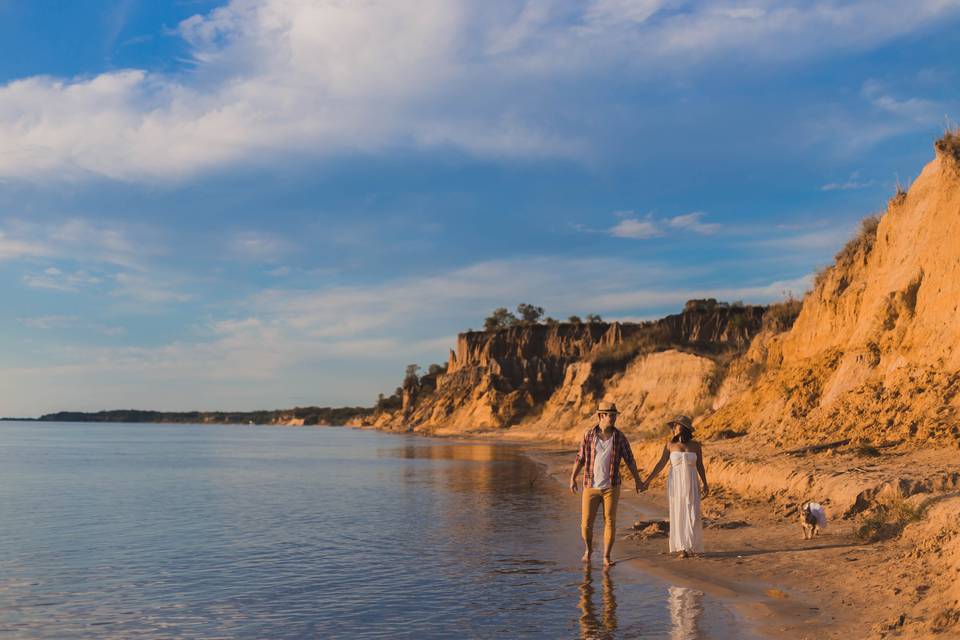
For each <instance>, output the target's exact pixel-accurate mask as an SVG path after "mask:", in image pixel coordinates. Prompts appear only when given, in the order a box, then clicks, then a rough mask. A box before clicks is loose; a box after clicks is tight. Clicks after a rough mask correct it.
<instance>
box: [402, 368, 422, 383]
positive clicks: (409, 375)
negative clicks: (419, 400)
mask: <svg viewBox="0 0 960 640" xmlns="http://www.w3.org/2000/svg"><path fill="white" fill-rule="evenodd" d="M419 373H420V365H418V364H408V365H407V371H406V373H405V374H404V376H403V386H404V387H407V386H411V385H413V386H416V384H417V383H418V382H419V381H420V376H419Z"/></svg>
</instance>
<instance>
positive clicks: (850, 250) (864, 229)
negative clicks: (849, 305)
mask: <svg viewBox="0 0 960 640" xmlns="http://www.w3.org/2000/svg"><path fill="white" fill-rule="evenodd" d="M880 217H881V216H880V214H877V213H875V214H873V215H870V216H867V217H866V218H864V219H863V220H861V221H860V228H859V229H858V230H857V233H856V235H855V236H853V237H852V238H851V239H850V240H849V241H848V242H847V244H845V245H844V246H843V249H840V251H839V252H837V255H835V256H834V258H833V260H834V262H833V264H832V265H830V266H828V267H824V268H823V269H821V270H820V271H818V272H817V275H816V277H815V278H814V280H813V285H814V287H820V286H821V285H823V283H824V282H825V281H826V278H827V275H828V274H830V272H832V271H833V270H834V269H842V270H846V269H848V268H849V267H850V266H851V265H852V264H853V261H854V259H855V258H856V257H857V255H859V254H860V253H861V252H862V253H863V255H864V256H868V255H870V252H871V251H872V250H873V245H874V243H875V242H876V240H877V227H879V226H880ZM837 293H840V292H839V291H838V292H837Z"/></svg>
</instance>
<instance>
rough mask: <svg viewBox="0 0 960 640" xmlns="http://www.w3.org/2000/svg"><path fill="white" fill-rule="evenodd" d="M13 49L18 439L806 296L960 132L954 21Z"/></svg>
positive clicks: (90, 19)
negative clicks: (720, 305)
mask: <svg viewBox="0 0 960 640" xmlns="http://www.w3.org/2000/svg"><path fill="white" fill-rule="evenodd" d="M0 51H2V55H0V291H2V294H3V300H4V304H3V307H2V308H3V310H4V311H3V313H2V314H0V354H2V355H0V415H2V416H19V417H29V416H37V415H40V414H42V413H48V412H53V411H58V410H78V411H95V410H100V409H113V408H138V409H156V410H168V411H177V410H218V409H223V410H252V409H260V408H263V409H271V408H285V407H292V406H296V405H300V406H305V405H321V406H341V405H354V404H362V405H370V404H372V402H373V401H374V400H375V399H376V396H377V394H378V393H380V392H383V393H387V394H389V393H390V392H391V391H392V390H393V389H394V387H396V385H397V384H398V382H399V381H400V379H401V378H402V375H403V370H404V367H405V366H406V365H407V364H409V363H417V364H420V365H421V366H424V367H426V366H427V365H428V364H430V363H433V362H445V361H446V359H447V354H448V349H449V348H450V347H452V346H454V345H455V340H456V335H457V333H458V332H461V331H464V330H467V329H470V328H479V327H481V326H482V324H483V319H484V318H485V317H486V316H487V315H488V314H489V313H490V312H491V311H492V310H493V309H495V308H497V307H501V306H503V307H508V308H515V307H516V305H517V304H519V303H532V304H536V305H540V306H542V307H544V309H545V310H546V313H547V315H550V316H552V317H555V318H561V319H563V318H566V317H568V316H570V315H572V314H577V315H580V316H585V315H587V314H590V313H597V314H600V315H601V316H602V317H603V318H604V319H606V320H641V319H651V318H656V317H661V316H663V315H666V314H668V313H675V312H677V311H679V309H680V308H681V307H682V305H683V302H684V301H685V300H687V299H689V298H694V297H708V296H709V297H716V298H719V299H725V300H731V301H732V300H743V301H744V302H748V303H768V302H772V301H777V300H780V299H782V298H783V297H784V296H786V295H794V296H801V295H803V293H804V292H805V291H806V290H807V289H808V288H809V286H810V283H811V281H812V274H813V273H815V272H816V270H817V269H819V268H822V267H823V266H824V265H827V264H829V263H830V262H831V260H832V256H833V255H834V253H836V252H837V250H838V249H839V248H840V247H842V246H843V244H844V243H845V242H846V240H847V239H848V238H849V237H850V236H851V234H852V233H853V231H854V230H855V228H856V227H857V224H858V222H859V220H860V219H862V218H863V217H865V216H867V215H870V214H871V213H874V212H877V211H881V210H883V208H884V207H885V205H886V201H887V199H888V198H889V197H890V196H891V195H892V194H893V192H894V191H895V189H896V185H897V183H898V181H899V182H900V183H901V184H904V185H907V184H909V182H910V180H911V179H913V178H914V177H915V176H916V175H917V174H918V173H919V172H920V170H921V169H922V167H923V165H924V164H925V163H926V162H928V161H929V160H930V159H931V158H932V157H933V146H932V145H933V141H934V140H935V139H936V138H937V137H939V136H940V135H942V133H943V131H944V129H945V127H948V126H951V123H954V122H956V121H957V120H960V90H958V87H960V82H958V81H960V66H958V63H957V60H960V0H915V1H914V2H910V3H905V2H901V1H899V0H846V1H840V0H820V1H819V2H815V3H814V2H798V1H795V0H782V1H778V2H773V1H770V2H765V1H761V0H752V1H751V0H747V1H741V2H738V1H723V0H720V1H712V2H696V1H673V0H527V1H521V0H511V1H509V2H508V1H499V0H482V1H481V0H473V1H468V0H418V1H417V2H408V1H406V0H394V1H380V0H364V1H360V0H357V1H354V2H343V1H342V0H258V1H256V2H254V1H247V0H234V1H230V2H216V1H199V0H198V1H191V0H170V1H167V2H161V1H159V0H156V1H155V0H111V1H106V0H104V1H97V0H88V1H85V2H74V3H62V2H58V1H53V0H0Z"/></svg>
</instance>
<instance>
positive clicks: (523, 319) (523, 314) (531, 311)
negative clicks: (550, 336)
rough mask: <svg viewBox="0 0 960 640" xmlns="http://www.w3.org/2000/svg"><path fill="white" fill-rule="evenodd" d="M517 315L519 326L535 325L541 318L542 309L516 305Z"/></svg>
mask: <svg viewBox="0 0 960 640" xmlns="http://www.w3.org/2000/svg"><path fill="white" fill-rule="evenodd" d="M517 315H518V316H520V323H521V324H537V323H539V322H540V318H542V317H543V307H538V306H536V305H532V304H527V303H521V304H518V305H517Z"/></svg>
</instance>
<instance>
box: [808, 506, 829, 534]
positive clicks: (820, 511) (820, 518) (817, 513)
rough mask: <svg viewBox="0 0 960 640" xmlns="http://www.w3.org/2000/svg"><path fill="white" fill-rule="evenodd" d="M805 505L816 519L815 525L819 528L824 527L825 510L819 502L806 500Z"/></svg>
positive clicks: (825, 520) (825, 521) (825, 522)
mask: <svg viewBox="0 0 960 640" xmlns="http://www.w3.org/2000/svg"><path fill="white" fill-rule="evenodd" d="M807 505H808V506H809V507H810V513H811V514H813V517H815V518H816V519H817V525H819V527H820V528H821V529H825V528H826V526H827V512H826V510H825V509H824V508H823V505H821V504H820V503H819V502H808V503H807Z"/></svg>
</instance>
